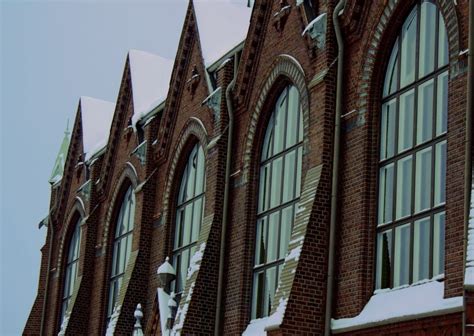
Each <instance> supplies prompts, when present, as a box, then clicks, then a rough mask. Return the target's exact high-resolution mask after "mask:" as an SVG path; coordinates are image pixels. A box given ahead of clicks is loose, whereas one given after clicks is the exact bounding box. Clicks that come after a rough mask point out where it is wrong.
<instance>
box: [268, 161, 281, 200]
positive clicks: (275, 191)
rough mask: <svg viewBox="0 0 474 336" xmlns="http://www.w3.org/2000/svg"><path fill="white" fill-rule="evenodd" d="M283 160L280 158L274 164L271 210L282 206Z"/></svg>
mask: <svg viewBox="0 0 474 336" xmlns="http://www.w3.org/2000/svg"><path fill="white" fill-rule="evenodd" d="M282 165H283V158H278V159H276V160H274V161H273V163H272V186H271V193H270V208H273V207H275V206H278V205H279V204H281V177H282V176H281V175H282Z"/></svg>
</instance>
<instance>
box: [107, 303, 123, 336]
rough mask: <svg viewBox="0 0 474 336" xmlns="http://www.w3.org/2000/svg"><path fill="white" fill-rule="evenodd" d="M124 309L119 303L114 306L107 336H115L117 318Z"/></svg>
mask: <svg viewBox="0 0 474 336" xmlns="http://www.w3.org/2000/svg"><path fill="white" fill-rule="evenodd" d="M121 309H122V306H121V305H117V306H115V307H114V312H113V313H112V316H111V317H110V321H109V324H108V325H107V331H106V332H105V336H113V335H114V332H115V327H116V326H117V320H118V318H119V316H120V310H121Z"/></svg>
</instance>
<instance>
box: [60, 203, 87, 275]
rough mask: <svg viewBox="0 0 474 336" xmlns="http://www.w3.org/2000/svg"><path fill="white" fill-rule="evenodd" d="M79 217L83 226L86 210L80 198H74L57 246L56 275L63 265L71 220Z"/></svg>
mask: <svg viewBox="0 0 474 336" xmlns="http://www.w3.org/2000/svg"><path fill="white" fill-rule="evenodd" d="M77 215H78V216H79V218H81V226H82V225H83V224H84V219H85V218H86V209H85V207H84V203H83V201H82V199H81V198H79V197H76V201H75V202H74V204H73V206H72V208H71V210H70V211H69V215H68V216H67V220H66V222H65V225H66V226H65V227H64V230H62V235H61V243H60V244H59V255H58V264H57V266H56V269H57V270H58V272H57V274H59V272H60V271H61V266H62V264H63V255H64V249H65V248H66V247H67V246H66V245H68V244H67V242H68V239H69V233H70V231H71V225H74V224H75V222H74V223H73V219H74V218H75V217H76V216H77Z"/></svg>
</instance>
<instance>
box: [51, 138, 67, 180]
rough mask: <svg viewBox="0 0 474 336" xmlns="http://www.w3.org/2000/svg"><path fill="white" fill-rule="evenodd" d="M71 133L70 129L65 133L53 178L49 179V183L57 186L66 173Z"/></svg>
mask: <svg viewBox="0 0 474 336" xmlns="http://www.w3.org/2000/svg"><path fill="white" fill-rule="evenodd" d="M70 134H71V133H70V132H69V130H68V129H66V131H65V132H64V138H63V142H62V143H61V147H60V148H59V152H58V156H57V157H56V162H54V167H53V171H52V173H51V177H50V178H49V183H51V184H55V183H56V182H58V181H60V180H61V178H62V177H63V173H64V165H65V163H66V157H67V152H68V150H69V142H70V140H71V137H70Z"/></svg>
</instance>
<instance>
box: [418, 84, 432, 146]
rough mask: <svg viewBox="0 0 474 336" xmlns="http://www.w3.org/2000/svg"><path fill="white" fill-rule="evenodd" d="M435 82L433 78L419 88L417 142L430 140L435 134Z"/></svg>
mask: <svg viewBox="0 0 474 336" xmlns="http://www.w3.org/2000/svg"><path fill="white" fill-rule="evenodd" d="M433 83H434V81H433V80H432V79H431V80H429V81H427V82H426V83H423V84H421V85H420V86H419V89H418V90H419V91H418V113H417V118H418V119H417V121H416V124H417V129H416V143H417V144H420V143H423V142H425V141H427V140H430V139H431V138H432V136H433Z"/></svg>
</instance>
